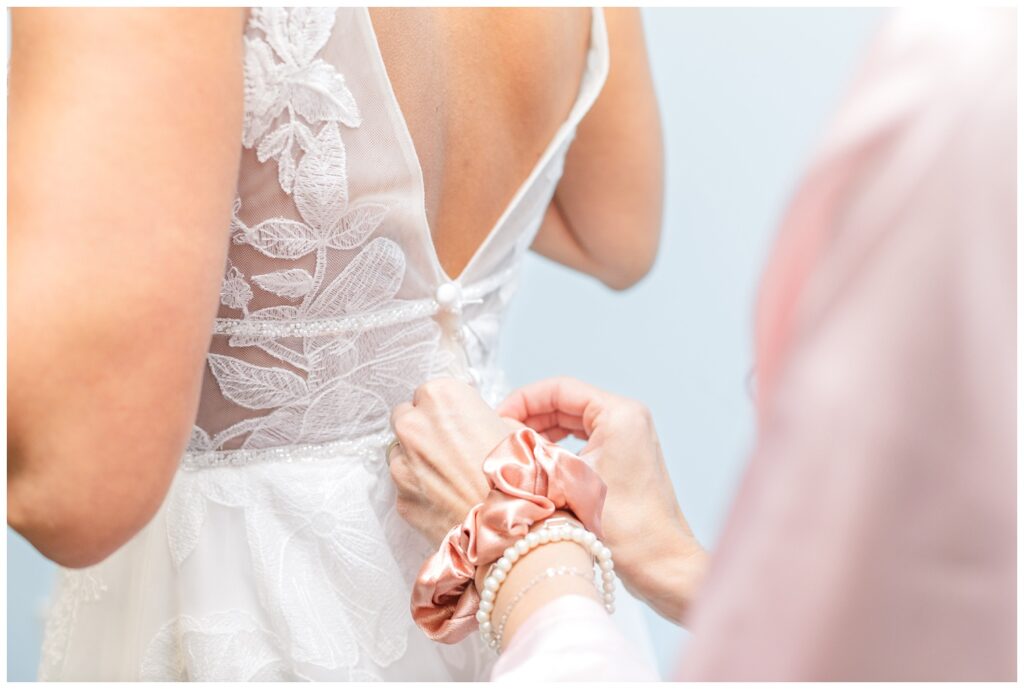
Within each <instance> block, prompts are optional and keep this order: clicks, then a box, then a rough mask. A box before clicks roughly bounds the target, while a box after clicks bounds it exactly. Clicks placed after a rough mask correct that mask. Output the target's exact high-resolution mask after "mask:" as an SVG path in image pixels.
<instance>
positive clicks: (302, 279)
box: [252, 268, 313, 299]
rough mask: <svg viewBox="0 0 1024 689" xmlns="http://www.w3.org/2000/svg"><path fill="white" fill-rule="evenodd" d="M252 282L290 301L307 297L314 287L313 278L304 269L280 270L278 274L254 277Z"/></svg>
mask: <svg viewBox="0 0 1024 689" xmlns="http://www.w3.org/2000/svg"><path fill="white" fill-rule="evenodd" d="M252 281H253V282H255V283H256V284H257V285H259V286H260V288H261V289H263V290H266V291H267V292H273V293H274V294H276V295H277V296H279V297H285V298H288V299H299V298H300V297H303V296H305V295H306V294H307V293H308V292H309V290H310V288H312V287H313V276H312V275H310V274H309V272H308V271H305V270H303V269H302V268H292V269H290V270H280V271H278V272H276V273H265V274H264V275H253V276H252Z"/></svg>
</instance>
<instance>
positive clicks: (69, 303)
mask: <svg viewBox="0 0 1024 689" xmlns="http://www.w3.org/2000/svg"><path fill="white" fill-rule="evenodd" d="M244 19H245V17H244V10H242V9H227V10H206V9H138V10H136V9H132V10H125V9H107V10H96V9H91V10H77V9H15V10H13V13H12V35H11V37H12V46H11V59H10V71H9V82H8V83H9V110H8V122H9V128H8V146H9V149H8V203H9V205H8V251H9V254H8V271H9V273H8V288H9V300H8V308H9V311H8V327H9V338H8V348H9V349H8V376H9V377H8V457H9V465H8V481H9V483H8V521H9V522H10V523H11V524H12V525H13V526H14V527H15V528H16V529H18V530H19V531H21V532H22V533H23V534H24V535H25V536H26V537H27V538H28V539H29V540H30V541H32V542H33V544H34V545H36V547H38V548H39V549H40V550H42V551H43V553H44V554H46V555H48V556H49V557H51V558H53V559H56V560H58V561H60V562H62V563H64V564H69V565H72V566H74V565H82V564H88V563H89V562H91V561H95V560H97V559H100V558H101V557H102V556H104V555H105V554H106V553H108V552H110V551H111V550H113V549H114V548H116V547H117V546H118V545H120V544H121V543H122V542H124V540H127V538H128V537H130V536H131V535H132V534H133V533H134V532H135V531H137V530H138V529H139V528H141V527H142V526H143V525H144V524H145V522H146V521H148V519H149V518H150V517H151V516H152V514H153V513H154V512H155V510H156V508H157V507H158V506H159V504H160V501H161V500H162V499H163V496H164V494H165V492H166V489H167V486H168V485H169V482H170V480H171V477H172V476H173V473H174V470H175V467H176V463H177V460H178V455H179V454H180V452H181V450H182V449H183V448H184V446H185V443H186V440H187V437H188V434H189V430H190V427H191V423H192V419H193V417H194V415H195V411H196V406H197V404H198V395H199V389H200V384H201V380H202V371H203V363H204V356H205V352H206V349H207V346H208V344H209V338H210V332H211V324H212V321H213V319H214V317H215V314H216V308H217V300H218V296H217V295H218V286H219V283H220V276H221V274H222V271H223V267H224V260H225V255H226V251H227V237H228V229H229V221H230V212H231V204H232V200H233V197H234V192H235V185H236V181H237V174H238V161H239V154H240V136H241V130H242V98H243V77H242V30H243V25H244Z"/></svg>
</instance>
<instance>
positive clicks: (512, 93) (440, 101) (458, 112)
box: [370, 8, 590, 276]
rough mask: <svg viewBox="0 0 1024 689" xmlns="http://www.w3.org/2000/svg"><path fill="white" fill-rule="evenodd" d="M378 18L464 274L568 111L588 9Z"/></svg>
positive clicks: (429, 192)
mask: <svg viewBox="0 0 1024 689" xmlns="http://www.w3.org/2000/svg"><path fill="white" fill-rule="evenodd" d="M370 14H371V16H372V17H373V24H374V29H375V31H376V33H377V38H378V41H379V43H380V47H381V52H382V53H383V56H384V61H385V64H386V66H387V69H388V75H389V76H390V78H391V82H392V84H393V86H394V89H395V93H396V96H397V98H398V101H399V103H400V104H401V106H402V111H403V113H404V114H405V117H406V120H407V122H408V125H409V129H410V132H411V134H412V138H413V141H414V143H415V145H416V152H417V154H418V156H419V158H420V163H421V165H422V167H423V175H424V181H425V190H426V207H427V218H428V220H429V222H430V226H431V228H432V233H433V237H434V242H435V244H436V245H437V247H438V254H439V256H440V259H441V262H442V264H443V265H444V267H445V269H446V271H447V273H448V274H449V275H453V276H454V275H458V274H459V273H460V272H461V271H462V269H463V268H464V267H465V265H466V263H467V262H468V260H469V258H470V256H471V255H472V254H473V252H474V250H475V249H476V248H477V247H478V246H479V245H480V243H481V242H483V240H484V238H485V234H486V233H487V231H488V229H489V228H490V227H491V226H492V225H493V224H494V222H495V221H496V220H497V219H498V216H499V215H500V214H501V212H502V210H504V208H505V206H506V205H507V204H508V202H509V201H510V200H511V198H512V195H513V193H514V192H515V190H516V188H517V187H518V185H519V184H520V183H521V182H522V181H523V180H524V179H525V178H526V176H527V175H528V174H529V173H530V170H531V169H532V168H533V166H534V165H535V164H536V162H537V160H538V159H539V158H540V156H541V153H542V152H543V151H544V148H545V147H546V146H547V144H548V142H549V141H550V140H551V138H552V136H554V134H555V131H556V129H557V128H558V126H559V125H561V124H562V122H563V121H564V120H565V118H566V116H567V114H568V113H569V108H570V107H571V106H572V104H573V102H574V100H575V98H576V92H577V90H578V88H579V84H580V78H581V75H582V73H583V67H584V62H585V58H586V50H587V45H588V42H589V38H590V10H589V9H587V8H583V9H553V10H546V9H522V8H441V9H435V8H403V9H373V10H371V11H370Z"/></svg>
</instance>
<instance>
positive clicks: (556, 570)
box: [494, 565, 600, 651]
mask: <svg viewBox="0 0 1024 689" xmlns="http://www.w3.org/2000/svg"><path fill="white" fill-rule="evenodd" d="M565 574H570V575H572V576H574V577H583V578H584V579H586V580H587V581H588V582H590V583H591V584H593V583H594V570H593V569H591V570H590V571H588V572H584V571H582V570H579V569H576V568H575V567H566V566H565V565H562V566H561V567H548V568H547V569H545V570H544V571H543V572H541V573H540V574H538V575H537V576H535V577H534V578H533V579H530V581H529V582H527V584H526V586H524V587H523V588H522V589H520V591H519V593H517V594H516V595H515V597H514V598H512V600H510V601H509V602H508V607H507V608H505V614H504V615H502V616H501V620H500V621H499V622H498V626H497V627H496V628H495V631H494V640H495V641H496V642H497V643H496V644H495V648H496V649H497V650H499V651H500V650H501V648H502V642H501V641H502V638H504V636H505V623H507V622H508V618H509V616H510V615H511V614H512V610H513V609H514V608H515V607H516V604H517V603H518V602H519V601H521V600H522V599H523V596H525V595H526V594H527V593H529V592H530V590H531V589H533V588H534V587H535V586H537V585H538V584H539V583H541V582H542V581H546V580H547V579H553V578H554V577H557V576H561V575H565ZM598 592H599V593H600V591H598Z"/></svg>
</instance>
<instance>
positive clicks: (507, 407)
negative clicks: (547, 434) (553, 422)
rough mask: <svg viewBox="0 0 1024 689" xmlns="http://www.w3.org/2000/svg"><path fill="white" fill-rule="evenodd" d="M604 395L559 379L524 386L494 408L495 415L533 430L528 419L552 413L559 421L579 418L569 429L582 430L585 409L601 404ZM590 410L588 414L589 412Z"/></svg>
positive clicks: (591, 386) (579, 383)
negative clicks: (496, 408)
mask: <svg viewBox="0 0 1024 689" xmlns="http://www.w3.org/2000/svg"><path fill="white" fill-rule="evenodd" d="M607 397H608V393H606V392H605V391H603V390H601V389H599V388H596V387H594V386H593V385H590V384H588V383H584V382H583V381H580V380H576V379H575V378H567V377H559V378H548V379H546V380H539V381H537V382H536V383H530V384H529V385H525V386H523V387H521V388H519V389H518V390H516V391H515V392H513V393H512V394H511V395H509V396H508V398H507V399H506V400H505V401H504V402H502V403H501V404H500V405H498V413H499V414H501V415H502V416H509V417H512V418H514V419H518V420H520V421H523V422H524V423H526V424H527V425H529V426H530V427H531V428H535V427H534V426H533V424H531V423H529V421H528V419H532V418H543V417H545V415H550V414H552V413H556V414H558V419H559V420H563V419H564V420H568V419H576V418H578V419H579V423H578V424H577V423H576V422H575V421H572V422H570V423H571V424H573V425H571V426H569V428H570V429H571V430H582V429H583V417H584V416H585V412H586V410H587V408H588V407H591V408H592V407H593V406H594V405H598V406H600V405H602V403H603V402H604V400H605V399H606V398H607ZM593 411H594V410H593V409H591V413H593Z"/></svg>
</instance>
